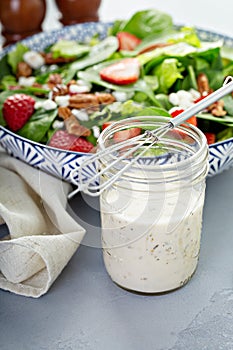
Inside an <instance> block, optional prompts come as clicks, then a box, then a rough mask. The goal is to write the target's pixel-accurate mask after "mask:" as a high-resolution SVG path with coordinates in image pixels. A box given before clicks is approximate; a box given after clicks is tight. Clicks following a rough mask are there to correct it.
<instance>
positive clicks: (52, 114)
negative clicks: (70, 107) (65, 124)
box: [18, 109, 57, 142]
mask: <svg viewBox="0 0 233 350" xmlns="http://www.w3.org/2000/svg"><path fill="white" fill-rule="evenodd" d="M56 116H57V110H56V109H55V110H52V111H42V110H41V109H38V110H37V111H36V112H35V113H34V114H33V116H32V117H31V118H30V119H29V120H28V122H27V123H26V124H25V125H24V126H23V127H22V128H21V129H20V130H19V131H18V134H19V135H20V136H23V137H25V138H27V139H30V140H32V141H35V142H40V141H41V140H43V141H44V136H45V135H46V133H47V132H48V130H49V129H50V126H51V124H52V123H53V121H54V119H55V118H56Z"/></svg>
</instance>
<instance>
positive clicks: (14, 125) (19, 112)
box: [2, 94, 35, 131]
mask: <svg viewBox="0 0 233 350" xmlns="http://www.w3.org/2000/svg"><path fill="white" fill-rule="evenodd" d="M34 105H35V100H34V99H33V98H32V97H31V96H28V95H25V94H15V95H12V96H9V97H8V98H7V99H6V100H5V102H4V104H3V109H2V113H3V118H4V119H5V121H6V123H7V125H8V127H9V129H11V130H12V131H18V130H19V129H21V128H22V127H23V126H24V124H26V122H27V121H28V119H29V118H30V117H31V116H32V114H33V112H34Z"/></svg>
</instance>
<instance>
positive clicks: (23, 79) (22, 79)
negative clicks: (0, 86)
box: [18, 77, 36, 86]
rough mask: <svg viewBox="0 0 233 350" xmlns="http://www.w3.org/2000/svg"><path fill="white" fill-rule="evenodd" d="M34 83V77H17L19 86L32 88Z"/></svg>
mask: <svg viewBox="0 0 233 350" xmlns="http://www.w3.org/2000/svg"><path fill="white" fill-rule="evenodd" d="M35 81H36V78H35V77H28V78H26V77H19V80H18V83H19V85H21V86H32V85H33V84H34V83H35Z"/></svg>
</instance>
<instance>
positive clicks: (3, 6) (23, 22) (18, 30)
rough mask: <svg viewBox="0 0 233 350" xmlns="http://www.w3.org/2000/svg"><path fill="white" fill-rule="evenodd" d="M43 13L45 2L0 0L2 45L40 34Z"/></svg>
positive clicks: (42, 0)
mask: <svg viewBox="0 0 233 350" xmlns="http://www.w3.org/2000/svg"><path fill="white" fill-rule="evenodd" d="M45 13H46V1H45V0H30V1H29V0H1V1H0V21H1V24H2V35H3V36H4V38H5V42H4V45H8V44H12V43H15V42H17V41H19V40H21V39H23V38H25V37H27V36H30V35H33V34H36V33H38V32H40V31H41V30H42V28H41V25H42V23H43V21H44V18H45Z"/></svg>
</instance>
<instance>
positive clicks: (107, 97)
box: [95, 92, 116, 104]
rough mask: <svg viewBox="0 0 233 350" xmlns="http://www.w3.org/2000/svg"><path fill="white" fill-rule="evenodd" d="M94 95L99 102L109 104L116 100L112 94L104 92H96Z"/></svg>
mask: <svg viewBox="0 0 233 350" xmlns="http://www.w3.org/2000/svg"><path fill="white" fill-rule="evenodd" d="M95 96H96V97H97V100H98V102H99V104H111V103H113V102H115V101H116V99H115V97H114V96H113V95H112V94H109V93H105V92H96V93H95Z"/></svg>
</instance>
